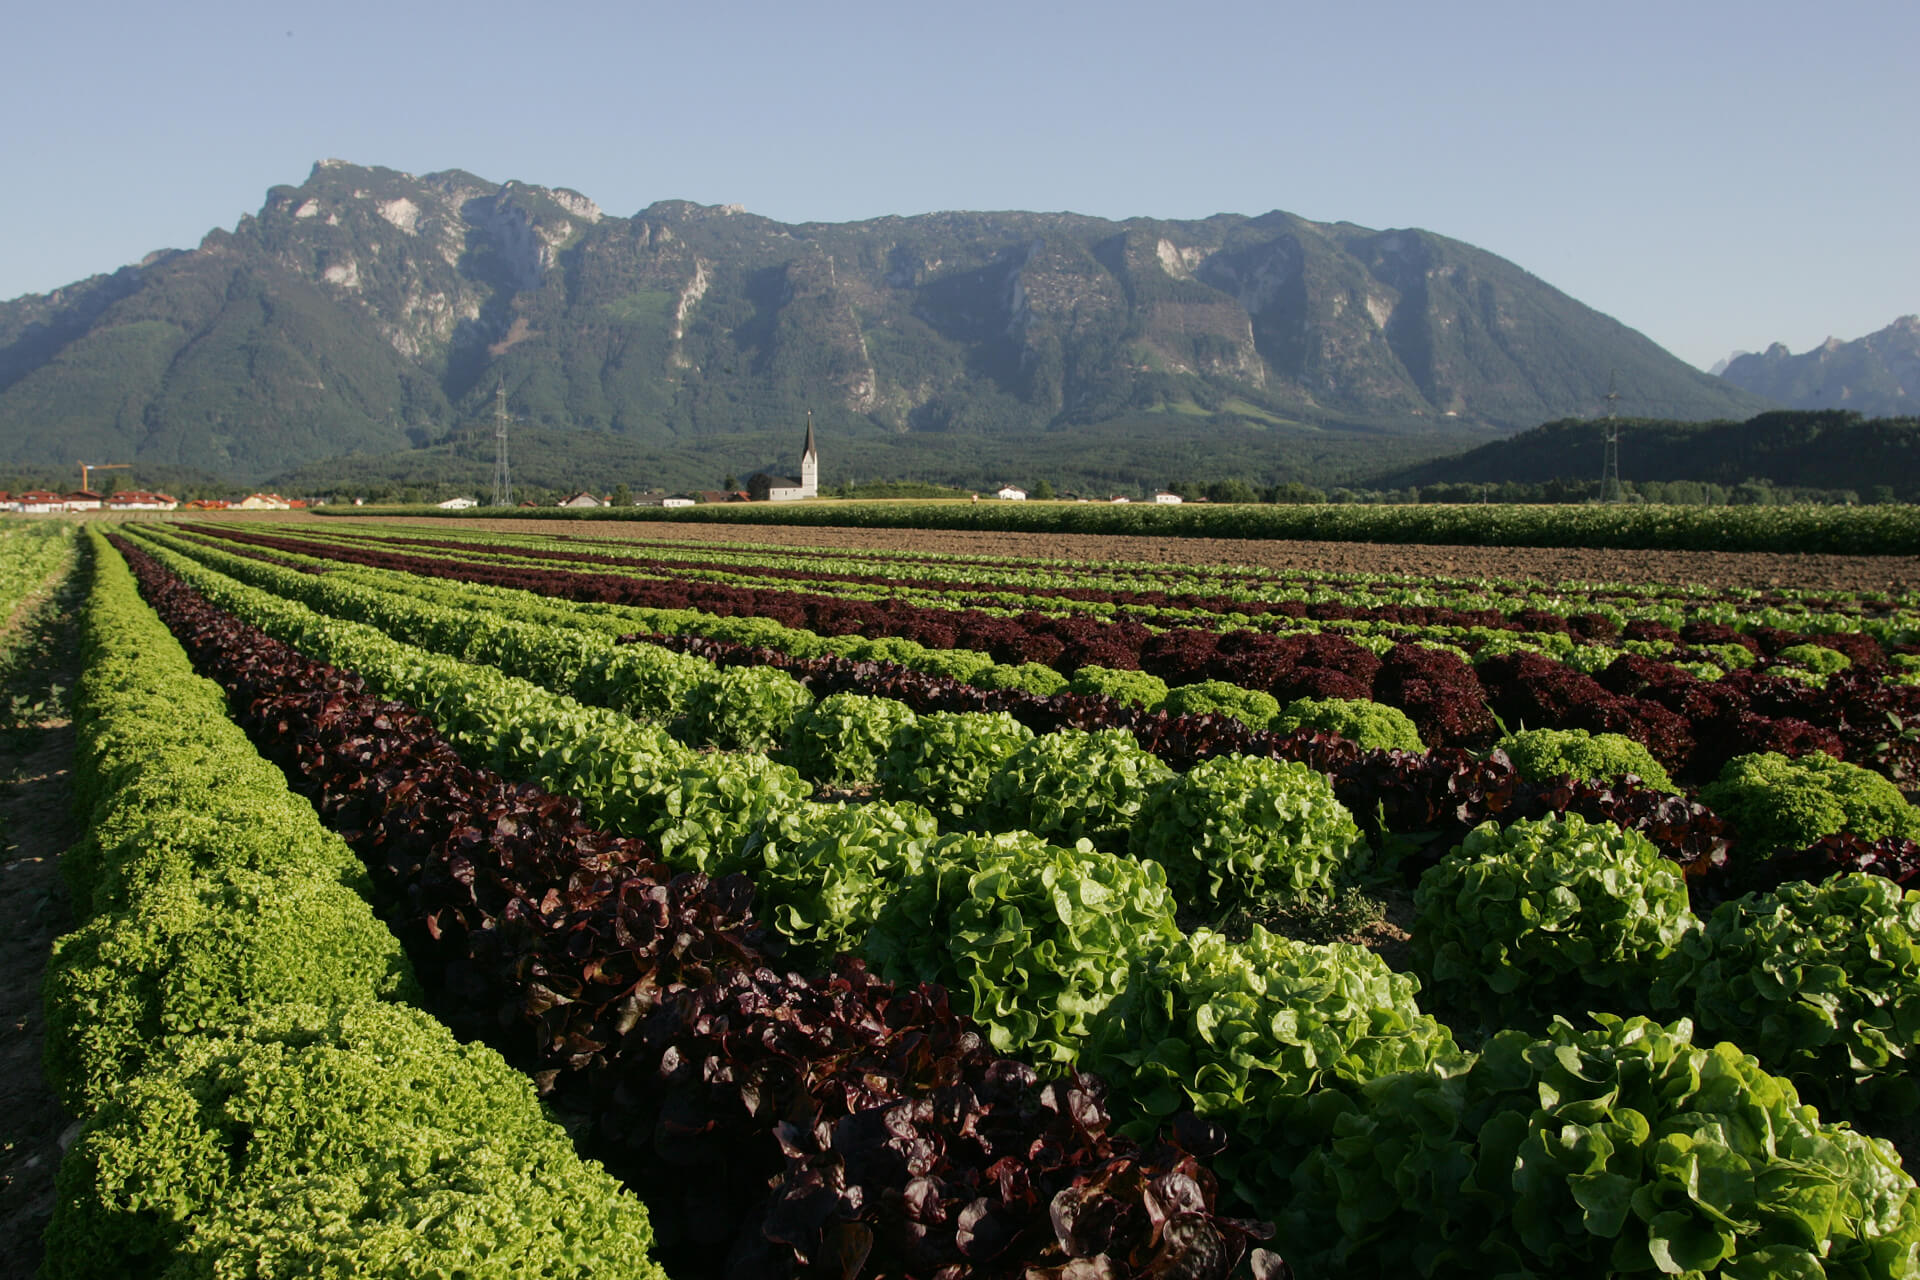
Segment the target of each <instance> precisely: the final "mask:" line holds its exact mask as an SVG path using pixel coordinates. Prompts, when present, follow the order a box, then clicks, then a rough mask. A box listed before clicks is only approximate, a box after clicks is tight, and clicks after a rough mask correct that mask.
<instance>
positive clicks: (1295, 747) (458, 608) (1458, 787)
mask: <svg viewBox="0 0 1920 1280" xmlns="http://www.w3.org/2000/svg"><path fill="white" fill-rule="evenodd" d="M143 537H146V538H151V537H152V535H151V534H150V533H143ZM156 541H158V540H156ZM163 554H165V553H164V552H163ZM195 554H196V556H197V557H199V558H201V559H204V560H207V561H208V562H209V563H210V564H211V565H212V566H213V567H215V568H218V569H220V570H221V571H223V572H224V573H227V574H232V575H235V576H237V577H238V578H240V579H242V580H245V581H250V582H253V583H254V584H256V585H257V586H260V587H263V588H265V589H267V590H270V591H272V592H273V593H275V594H276V595H278V596H282V597H285V598H288V599H293V600H298V601H301V602H302V603H304V604H306V605H308V606H310V607H312V608H316V609H318V610H320V611H321V612H323V613H327V614H331V615H335V616H339V617H342V618H347V619H351V620H355V621H358V622H363V623H367V624H370V625H372V626H375V627H378V628H379V629H380V630H381V631H382V632H384V633H387V634H389V635H392V636H394V637H395V638H398V639H401V640H404V641H406V642H408V643H411V644H418V645H423V646H425V647H426V648H428V649H430V650H433V651H435V652H440V653H445V654H448V655H451V656H455V657H460V658H464V659H466V660H468V661H472V662H482V663H486V664H488V665H490V666H494V667H498V668H500V669H502V670H503V671H506V672H508V673H509V674H512V675H516V676H520V677H523V678H525V679H529V680H532V681H534V682H536V683H539V684H542V685H544V686H546V687H547V688H549V689H552V690H554V691H556V692H560V693H565V694H568V695H571V696H572V697H575V698H579V699H580V700H581V701H583V702H586V703H589V704H592V705H596V706H604V707H609V708H613V709H615V710H618V711H622V712H626V713H629V714H634V715H638V716H641V717H643V718H645V719H648V720H652V721H655V722H657V723H660V724H674V725H675V726H676V727H677V728H678V729H679V731H680V732H681V733H682V734H683V736H686V737H688V738H689V740H690V741H691V742H693V743H694V744H695V745H712V744H719V745H724V746H732V747H738V746H742V745H751V746H759V747H764V746H767V745H771V744H777V743H779V742H780V740H781V739H782V738H783V737H784V736H785V734H786V732H787V729H788V726H790V725H792V724H794V723H795V721H796V720H797V719H798V718H799V717H800V716H801V714H802V711H803V709H804V708H805V707H807V706H808V705H809V704H811V703H813V701H814V699H815V697H816V696H818V697H820V698H828V697H830V696H831V695H834V694H845V693H857V694H863V695H867V696H869V697H879V698H883V699H889V700H894V701H897V702H899V703H903V704H904V705H905V708H906V709H908V710H910V711H911V712H914V713H935V714H937V715H944V716H947V717H948V718H949V719H948V721H947V722H945V723H948V724H950V728H949V729H945V730H943V731H942V732H943V733H946V734H948V735H949V736H950V738H951V739H952V740H951V741H948V742H946V744H945V746H944V748H943V749H944V750H945V752H946V754H947V757H948V759H946V760H945V761H944V762H941V763H940V764H939V765H938V766H937V767H938V768H939V769H940V770H941V771H942V772H943V773H944V774H946V775H947V777H946V778H945V780H943V781H942V782H940V783H939V784H938V785H937V786H936V785H934V784H933V783H932V782H931V780H930V779H929V778H928V777H927V776H926V775H925V773H924V770H925V769H926V768H933V767H936V766H935V765H934V764H933V763H931V762H930V763H928V764H926V765H916V764H914V763H912V759H917V758H918V757H919V756H921V755H926V754H929V753H931V752H933V751H934V749H935V747H934V744H933V743H931V742H929V741H928V740H927V735H926V734H925V733H922V734H919V735H917V736H916V737H915V739H914V741H913V742H912V743H911V744H903V749H905V750H909V751H910V753H911V758H910V759H909V760H907V761H903V763H902V765H901V766H900V767H901V771H902V776H901V777H900V779H899V783H898V785H899V787H900V789H901V794H902V795H911V796H915V797H917V798H929V799H931V800H937V803H936V806H935V807H936V808H941V809H942V810H943V811H945V810H946V809H949V808H950V809H951V812H950V813H948V814H947V816H948V817H949V818H955V817H957V818H962V819H966V820H969V821H975V820H978V817H979V815H978V814H977V813H976V812H975V810H976V809H977V807H978V805H979V803H980V801H982V800H983V799H984V797H985V791H986V784H987V782H988V780H989V779H988V777H987V775H988V774H989V773H990V772H991V771H993V770H994V769H995V768H996V767H997V766H999V765H1000V764H1002V763H1004V761H1005V757H1006V754H1007V753H1008V752H1010V751H1012V750H1013V749H1014V748H1015V747H1016V746H1017V745H1018V743H1017V741H1014V740H1012V739H1009V738H1008V737H1007V736H1006V734H1005V733H1004V732H995V731H994V724H995V718H996V717H997V718H998V719H999V720H1005V719H1006V718H1007V717H1009V716H1011V717H1013V718H1015V719H1016V720H1017V721H1018V722H1019V723H1020V724H1021V725H1024V726H1027V727H1028V728H1030V729H1033V730H1037V731H1039V732H1043V733H1045V732H1051V731H1055V730H1059V729H1063V728H1073V729H1080V730H1123V731H1126V732H1128V733H1130V734H1131V735H1132V737H1133V739H1134V740H1136V741H1137V742H1138V743H1139V744H1140V746H1141V747H1142V748H1144V749H1145V750H1146V751H1147V752H1149V753H1151V754H1153V755H1155V756H1157V757H1159V758H1160V759H1162V760H1164V761H1165V762H1167V763H1168V764H1170V765H1172V766H1173V767H1175V768H1177V769H1182V770H1184V769H1185V768H1187V767H1188V766H1190V765H1192V764H1193V763H1195V762H1197V761H1199V760H1202V759H1206V758H1209V757H1212V756H1217V755H1224V754H1229V753H1233V754H1239V755H1246V756H1265V757H1269V758H1274V759H1279V760H1288V761H1297V762H1300V763H1303V764H1306V765H1309V766H1311V767H1312V768H1313V769H1314V770H1315V771H1317V772H1319V773H1323V774H1328V775H1330V776H1331V778H1332V785H1333V787H1334V789H1335V792H1336V794H1337V795H1338V796H1339V798H1340V800H1341V801H1342V802H1343V803H1344V804H1345V805H1346V806H1347V807H1348V809H1349V810H1351V811H1352V812H1354V813H1356V814H1359V815H1362V816H1363V817H1364V819H1365V820H1366V821H1368V823H1369V824H1370V829H1371V830H1372V831H1373V834H1374V837H1375V839H1376V841H1384V840H1385V838H1386V835H1387V833H1388V832H1392V833H1396V834H1398V835H1399V836H1400V837H1401V838H1402V840H1401V842H1404V841H1405V839H1406V838H1409V837H1420V838H1423V839H1425V840H1426V841H1427V848H1428V849H1429V850H1430V852H1431V853H1433V854H1437V853H1438V852H1440V851H1443V850H1444V849H1445V848H1446V847H1447V846H1448V845H1449V844H1450V843H1451V842H1452V841H1453V840H1455V839H1457V838H1458V837H1459V836H1460V835H1461V834H1464V832H1465V831H1467V830H1468V829H1470V828H1471V827H1472V826H1474V825H1476V824H1477V823H1478V822H1480V821H1482V820H1484V819H1485V818H1487V817H1490V816H1493V815H1495V814H1500V815H1503V816H1504V817H1505V818H1506V819H1507V820H1512V819H1513V818H1516V817H1521V816H1528V815H1534V816H1537V815H1540V814H1544V813H1549V812H1561V811H1566V810H1569V809H1571V810H1573V811H1575V812H1581V813H1584V814H1587V815H1589V816H1593V817H1605V818H1607V819H1609V820H1612V821H1616V822H1620V823H1623V824H1625V825H1627V826H1630V827H1633V828H1635V829H1638V830H1643V831H1646V832H1647V833H1648V834H1650V835H1651V836H1653V837H1654V838H1655V839H1656V840H1658V841H1659V842H1660V843H1661V846H1662V847H1663V848H1665V849H1667V850H1668V851H1669V853H1670V855H1671V856H1673V857H1674V858H1675V859H1676V860H1677V861H1680V862H1683V863H1685V864H1688V865H1691V866H1693V867H1695V869H1696V870H1702V871H1704V870H1705V869H1706V868H1708V867H1709V866H1712V865H1714V864H1717V863H1719V862H1722V861H1723V860H1724V856H1725V846H1726V840H1725V837H1724V834H1723V828H1722V825H1721V824H1720V823H1719V822H1718V821H1717V820H1716V819H1715V818H1714V817H1713V815H1712V814H1711V813H1709V812H1707V811H1706V810H1704V809H1703V808H1702V807H1701V806H1699V805H1698V804H1696V803H1691V802H1688V801H1686V800H1684V799H1682V798H1681V797H1678V796H1674V795H1671V794H1662V793H1659V792H1656V791H1654V790H1652V789H1650V788H1647V787H1643V786H1637V785H1634V784H1632V783H1631V782H1623V781H1619V780H1609V781H1605V782H1593V783H1588V782H1581V781H1576V780H1573V779H1568V778H1561V777H1554V776H1551V775H1543V776H1542V777H1541V780H1540V781H1538V782H1534V781H1530V780H1528V779H1526V778H1523V777H1521V776H1520V775H1519V774H1518V773H1516V771H1515V770H1514V769H1513V768H1512V767H1511V766H1510V765H1509V764H1507V763H1506V762H1505V761H1503V760H1501V759H1499V758H1482V757H1476V756H1473V755H1470V754H1469V753H1466V752H1463V751H1460V750H1456V749H1450V748H1439V749H1435V750H1433V751H1430V752H1406V751H1396V750H1389V749H1384V748H1369V747H1364V746H1362V745H1361V744H1359V743H1357V742H1354V741H1351V740H1346V739H1342V738H1341V737H1339V736H1337V735H1334V734H1330V733H1325V732H1316V731H1313V730H1312V729H1307V730H1305V731H1295V732H1292V733H1268V732H1260V731H1257V730H1254V729H1252V728H1250V727H1249V726H1248V725H1246V724H1245V723H1243V722H1242V721H1240V720H1238V719H1235V718H1234V717H1232V716H1226V715H1215V714H1199V715H1180V714H1171V715H1170V714H1167V713H1165V712H1148V711H1145V710H1142V709H1139V708H1136V707H1133V706H1130V705H1128V704H1127V703H1125V702H1124V701H1122V700H1119V699H1116V698H1112V697H1107V696H1103V695H1101V694H1098V693H1073V692H1067V693H1061V694H1054V695H1038V694H1033V693H1029V692H1026V691H1024V690H1018V689H983V688H979V687H977V686H974V685H969V684H965V683H963V682H961V681H957V680H954V679H952V678H951V677H948V676H944V675H941V674H939V673H938V672H922V671H915V670H912V669H910V668H906V667H902V666H898V665H896V664H893V663H887V662H881V663H876V662H874V661H872V660H871V659H869V658H866V657H864V656H855V655H863V654H864V650H863V648H862V646H863V645H864V644H865V643H866V642H863V641H859V640H858V639H857V638H855V637H847V638H845V640H844V642H839V643H836V642H826V644H824V645H823V644H822V642H821V641H820V639H819V638H818V637H807V638H808V639H811V640H812V641H813V645H812V647H811V648H810V649H809V650H808V651H809V652H812V653H814V654H817V655H818V656H816V657H811V658H796V657H793V656H792V655H791V654H788V653H779V652H772V651H768V650H766V649H763V648H759V647H757V646H755V645H751V644H748V643H746V642H744V641H740V640H705V639H702V640H696V641H685V642H676V641H674V640H673V639H672V638H671V637H658V638H657V639H658V641H659V643H660V644H661V645H672V646H673V647H675V648H679V649H681V650H683V651H690V652H692V653H694V654H696V655H697V657H698V660H697V661H689V660H688V659H685V658H682V659H678V660H677V661H674V662H668V661H663V660H662V659H661V658H660V657H657V656H654V655H656V654H657V653H658V652H659V650H658V649H657V648H656V647H655V646H649V645H640V646H625V647H623V646H621V645H619V644H618V643H617V640H618V638H619V637H620V629H621V626H622V624H623V623H624V622H626V621H629V620H630V618H629V612H630V611H626V610H620V611H617V612H614V613H612V614H606V613H601V612H599V611H584V610H580V609H577V608H569V607H568V606H565V605H562V604H559V603H557V602H554V601H550V600H545V599H543V598H540V597H536V596H528V595H526V594H525V593H518V592H500V591H496V590H491V589H480V590H472V589H463V588H455V587H449V586H447V585H446V584H429V583H421V582H418V581H414V582H412V583H409V582H408V581H407V580H406V579H404V578H396V577H394V576H392V575H386V574H382V575H379V576H378V577H376V578H374V579H373V580H371V581H366V580H362V579H360V578H358V577H356V576H355V573H357V572H358V571H354V572H350V573H340V574H335V573H330V574H324V575H314V574H302V573H298V572H295V571H293V570H290V569H285V568H274V567H271V566H267V565H263V564H260V563H258V562H251V561H248V560H246V559H244V558H241V557H236V556H223V555H221V554H219V553H216V552H212V551H210V550H207V549H205V548H200V549H195ZM182 567H183V568H184V566H182ZM196 581H200V582H202V584H203V585H204V586H206V588H207V589H209V590H218V589H219V588H218V586H217V584H216V583H214V582H209V581H207V580H204V579H196ZM235 602H236V603H237V600H236V601H235ZM648 616H649V617H652V618H654V620H659V619H658V615H648ZM764 632H765V627H764V626H762V625H755V626H752V627H749V628H748V629H747V630H746V632H745V635H746V636H747V638H748V639H749V640H759V639H766V638H770V637H767V636H766V635H765V634H764ZM794 638H795V637H792V636H789V637H788V639H789V640H792V639H794ZM836 648H837V649H838V650H839V652H836V651H835V650H836ZM710 659H711V660H717V663H718V665H719V666H720V667H725V668H729V669H733V670H734V674H733V675H731V676H726V677H724V678H722V676H721V674H720V673H719V671H718V670H716V665H715V661H710ZM690 710H691V711H692V712H693V714H691V715H690V714H688V713H689V711H690ZM563 719H564V717H559V718H555V721H554V722H555V723H556V724H558V723H559V721H560V720H563ZM556 731H558V730H557V729H553V730H542V731H541V733H542V735H545V736H547V737H550V736H551V734H552V733H553V732H556ZM604 731H608V732H610V731H611V730H604ZM595 732H603V730H602V729H600V728H596V730H595ZM621 732H622V733H627V734H631V733H634V732H637V730H636V729H632V728H629V729H624V730H621ZM988 742H994V743H997V744H998V748H997V751H996V750H989V749H987V747H986V744H987V743H988ZM873 745H874V747H875V748H876V749H878V750H882V751H884V750H886V749H887V748H888V747H889V746H890V745H891V744H890V742H887V741H877V742H875V743H874V744H873ZM635 749H641V748H640V747H636V748H635ZM644 749H647V750H650V751H653V752H655V753H666V752H670V750H671V748H670V747H669V746H666V745H663V735H658V734H656V735H654V736H653V737H650V738H647V739H646V740H645V743H644ZM963 760H964V761H966V766H965V767H962V765H961V763H960V762H961V761H963ZM572 785H573V786H575V787H578V786H581V785H589V786H591V787H592V788H593V789H594V791H593V793H594V794H595V795H599V796H602V799H601V800H600V801H598V803H599V804H600V805H601V806H602V808H603V810H604V812H606V813H608V814H631V813H636V812H637V810H636V809H635V807H634V806H635V803H636V802H634V801H632V800H629V799H624V798H622V797H621V796H620V795H618V794H614V793H609V792H607V787H608V785H609V784H608V783H607V782H606V781H605V780H602V779H594V780H592V781H591V782H590V783H585V784H583V783H579V782H575V783H574V784H572ZM930 786H931V787H933V789H932V790H931V791H930V790H928V788H929V787H930ZM789 789H790V788H789ZM1080 790H1081V791H1082V792H1083V793H1084V791H1085V788H1084V787H1081V788H1080ZM1139 798H1140V797H1138V796H1133V797H1131V803H1132V804H1133V805H1134V806H1135V807H1136V808H1137V804H1138V800H1139ZM1083 800H1084V796H1083ZM1082 807H1084V803H1083V806H1082ZM1128 812H1129V813H1131V812H1132V810H1129V811H1128ZM1120 817H1121V815H1119V814H1115V815H1109V816H1105V817H1099V818H1093V819H1085V818H1079V817H1076V818H1074V819H1073V820H1072V821H1071V822H1068V823H1066V824H1065V826H1064V828H1063V829H1070V830H1072V833H1073V834H1074V835H1075V836H1077V835H1080V834H1085V833H1086V832H1088V831H1090V830H1093V829H1096V828H1100V827H1108V828H1111V827H1113V826H1114V824H1115V823H1116V822H1119V820H1120ZM609 820H612V819H609ZM1120 825H1121V826H1122V827H1124V825H1125V824H1124V823H1123V822H1122V823H1120ZM663 838H665V839H668V840H669V842H671V841H672V840H674V839H677V837H663ZM689 856H694V857H698V856H701V850H700V848H698V847H694V848H692V849H690V851H689ZM1888 856H1890V854H1889V851H1887V850H1884V849H1883V850H1882V851H1881V859H1882V861H1885V860H1886V859H1887V857H1888Z"/></svg>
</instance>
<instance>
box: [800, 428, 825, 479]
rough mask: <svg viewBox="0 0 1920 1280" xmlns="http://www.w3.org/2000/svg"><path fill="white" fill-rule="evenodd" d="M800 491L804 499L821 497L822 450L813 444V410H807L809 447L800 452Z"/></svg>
mask: <svg viewBox="0 0 1920 1280" xmlns="http://www.w3.org/2000/svg"><path fill="white" fill-rule="evenodd" d="M800 491H801V496H802V497H807V498H817V497H819V496H820V450H819V449H818V448H817V447H816V446H815V445H814V443H813V410H811V409H809V410H807V445H806V448H804V449H802V450H801V451H800Z"/></svg>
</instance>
